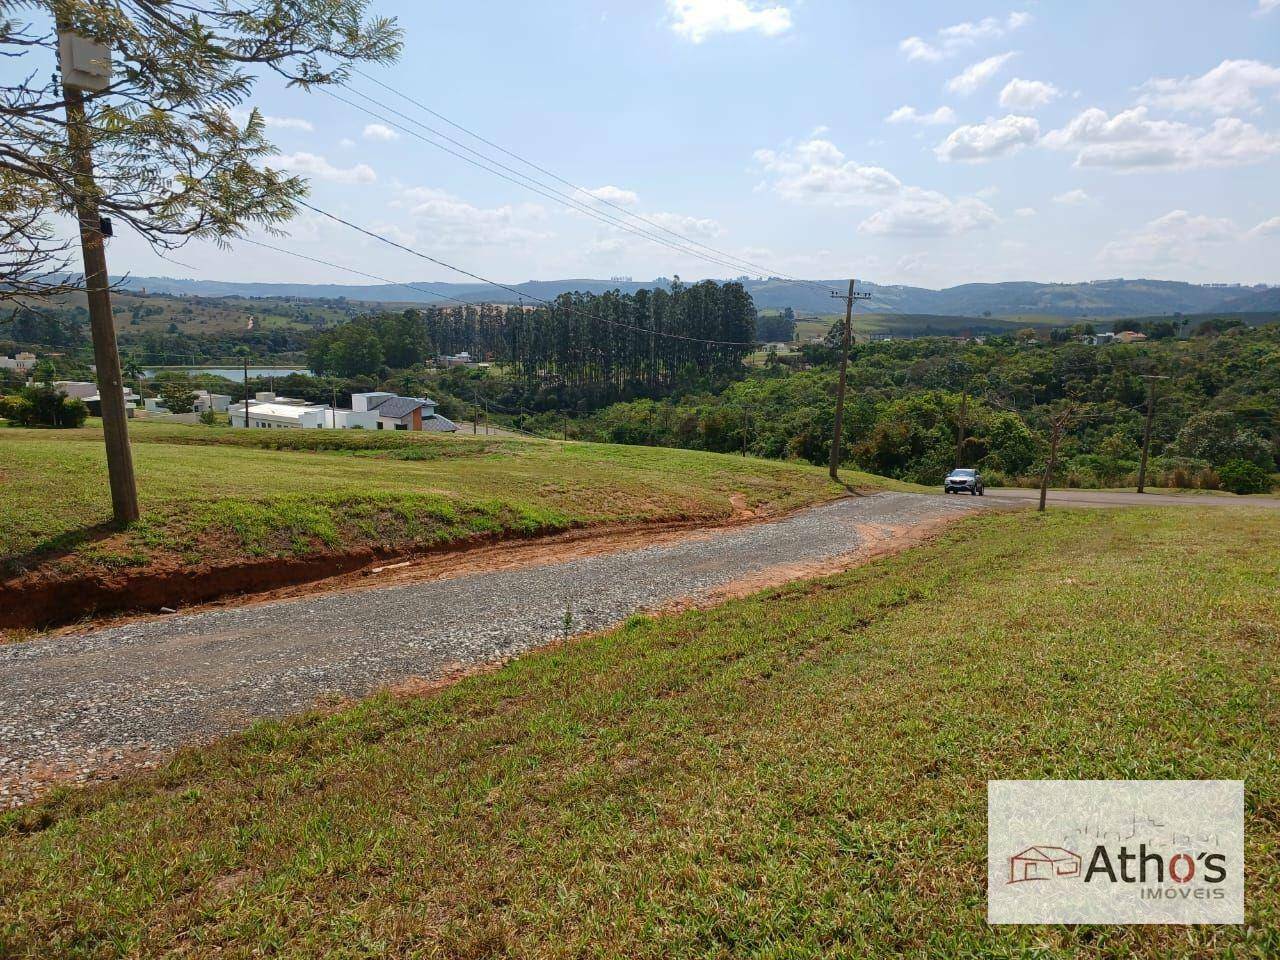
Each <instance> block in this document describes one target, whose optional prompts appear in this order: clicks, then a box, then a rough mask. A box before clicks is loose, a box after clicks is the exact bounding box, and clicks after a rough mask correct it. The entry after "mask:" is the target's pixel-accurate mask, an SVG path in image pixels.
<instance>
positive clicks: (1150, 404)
mask: <svg viewBox="0 0 1280 960" xmlns="http://www.w3.org/2000/svg"><path fill="white" fill-rule="evenodd" d="M1142 379H1143V380H1145V381H1147V425H1146V426H1145V427H1144V428H1143V430H1142V462H1141V463H1140V464H1138V492H1139V493H1145V492H1146V486H1147V456H1148V454H1149V453H1150V452H1151V425H1152V423H1153V422H1154V421H1155V419H1156V381H1157V380H1168V379H1169V378H1168V377H1160V376H1156V375H1155V374H1148V375H1146V376H1144V377H1143V378H1142Z"/></svg>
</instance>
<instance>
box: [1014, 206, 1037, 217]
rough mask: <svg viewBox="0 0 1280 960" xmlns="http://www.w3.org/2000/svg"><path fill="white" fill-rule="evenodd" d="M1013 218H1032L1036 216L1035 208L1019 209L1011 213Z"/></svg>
mask: <svg viewBox="0 0 1280 960" xmlns="http://www.w3.org/2000/svg"><path fill="white" fill-rule="evenodd" d="M1013 215H1014V216H1015V217H1034V216H1035V215H1036V208H1035V207H1019V208H1018V209H1017V210H1015V211H1013Z"/></svg>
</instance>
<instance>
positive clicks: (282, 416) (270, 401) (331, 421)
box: [227, 390, 378, 430]
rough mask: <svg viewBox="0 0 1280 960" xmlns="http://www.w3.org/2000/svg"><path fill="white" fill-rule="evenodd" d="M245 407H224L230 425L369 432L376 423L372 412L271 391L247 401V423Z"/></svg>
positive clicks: (241, 403)
mask: <svg viewBox="0 0 1280 960" xmlns="http://www.w3.org/2000/svg"><path fill="white" fill-rule="evenodd" d="M245 406H246V404H245V402H244V401H243V400H242V401H240V402H239V403H233V404H230V405H229V406H228V407H227V414H228V415H229V416H230V418H231V426H233V427H244V426H248V427H249V428H250V429H275V430H281V429H288V430H323V429H329V430H355V429H363V430H372V429H375V427H376V425H377V422H378V417H377V414H374V413H368V412H361V411H354V410H334V409H332V408H331V407H329V406H328V405H326V404H320V403H310V402H308V401H306V400H298V399H295V398H293V397H278V396H276V395H275V394H274V393H272V392H271V391H270V390H263V391H260V392H259V393H256V394H254V399H253V400H250V401H249V402H248V408H249V413H248V418H247V422H246V417H245Z"/></svg>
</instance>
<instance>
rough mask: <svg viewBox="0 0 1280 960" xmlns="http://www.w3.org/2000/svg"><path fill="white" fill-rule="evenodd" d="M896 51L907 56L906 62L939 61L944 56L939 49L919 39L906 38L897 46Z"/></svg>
mask: <svg viewBox="0 0 1280 960" xmlns="http://www.w3.org/2000/svg"><path fill="white" fill-rule="evenodd" d="M898 49H899V50H901V51H902V52H903V53H905V54H906V55H907V59H908V60H928V61H930V62H932V61H935V60H941V59H942V58H943V57H945V56H946V54H945V53H943V52H942V51H941V50H940V49H938V48H937V47H935V46H934V45H933V44H931V43H929V42H928V41H926V40H922V39H920V38H919V37H907V38H906V39H905V40H903V41H902V42H901V43H899V44H898Z"/></svg>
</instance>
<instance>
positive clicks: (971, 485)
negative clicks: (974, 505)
mask: <svg viewBox="0 0 1280 960" xmlns="http://www.w3.org/2000/svg"><path fill="white" fill-rule="evenodd" d="M942 491H943V493H969V494H972V495H973V496H975V497H981V496H983V495H985V493H986V487H984V486H983V485H982V474H980V473H979V472H978V471H977V470H971V469H969V468H967V467H963V468H962V467H956V469H954V470H952V471H951V472H950V473H948V474H947V477H946V479H945V480H943V481H942Z"/></svg>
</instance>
